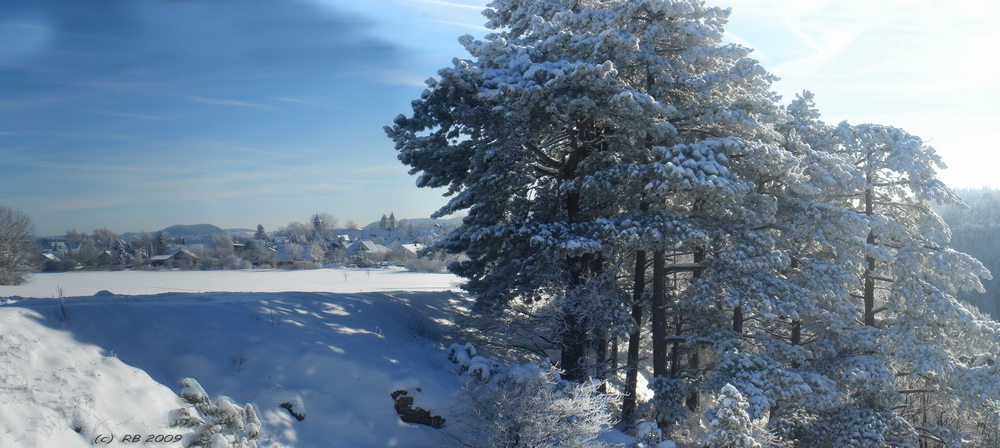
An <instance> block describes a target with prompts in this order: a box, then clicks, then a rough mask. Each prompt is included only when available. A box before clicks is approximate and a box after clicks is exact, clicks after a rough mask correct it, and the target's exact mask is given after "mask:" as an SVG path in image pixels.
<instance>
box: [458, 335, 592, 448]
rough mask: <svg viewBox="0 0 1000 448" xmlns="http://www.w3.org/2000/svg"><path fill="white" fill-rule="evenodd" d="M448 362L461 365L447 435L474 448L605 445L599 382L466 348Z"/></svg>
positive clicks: (460, 348) (572, 447) (470, 347)
mask: <svg viewBox="0 0 1000 448" xmlns="http://www.w3.org/2000/svg"><path fill="white" fill-rule="evenodd" d="M449 359H452V361H453V362H456V363H457V364H459V365H464V366H465V367H463V368H461V369H460V371H464V372H465V379H466V382H465V387H464V388H463V390H462V391H461V393H460V396H459V399H458V403H457V408H456V409H455V412H454V415H455V416H456V417H453V419H454V420H453V421H454V422H455V423H454V424H453V425H449V427H450V428H451V431H452V432H453V433H455V434H456V436H457V437H459V438H460V439H461V440H462V443H463V444H466V445H468V446H474V447H509V448H515V447H539V448H542V447H551V448H556V447H564V448H584V447H601V446H605V444H603V443H602V442H600V441H598V440H596V438H597V436H598V435H599V434H600V433H601V432H604V431H606V430H608V428H610V426H611V423H612V421H611V414H610V413H609V412H608V399H607V396H606V395H604V394H601V393H600V392H599V391H598V386H599V385H600V384H599V382H597V381H592V382H585V383H582V384H574V383H569V382H566V381H563V380H562V378H561V376H560V373H559V369H557V368H556V367H554V366H552V365H551V364H549V363H548V361H547V360H546V362H543V363H541V364H536V363H533V362H529V363H527V364H523V365H518V366H513V367H506V366H502V365H500V364H498V363H496V362H495V361H493V360H490V359H489V358H486V357H483V356H480V355H477V354H476V351H475V347H472V346H471V345H470V344H466V345H459V344H454V345H452V347H451V348H450V349H449Z"/></svg>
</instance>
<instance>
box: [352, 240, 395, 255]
mask: <svg viewBox="0 0 1000 448" xmlns="http://www.w3.org/2000/svg"><path fill="white" fill-rule="evenodd" d="M358 252H368V253H370V254H380V253H386V252H391V250H390V249H389V248H388V247H385V246H383V245H381V244H375V243H373V242H372V241H371V240H361V241H358V242H356V243H354V244H352V245H350V247H348V248H347V253H349V254H353V253H358Z"/></svg>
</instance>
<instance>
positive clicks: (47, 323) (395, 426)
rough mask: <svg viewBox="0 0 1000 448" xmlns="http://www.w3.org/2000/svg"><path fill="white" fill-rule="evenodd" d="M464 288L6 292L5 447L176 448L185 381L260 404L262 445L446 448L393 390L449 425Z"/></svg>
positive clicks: (372, 277) (268, 279)
mask: <svg viewBox="0 0 1000 448" xmlns="http://www.w3.org/2000/svg"><path fill="white" fill-rule="evenodd" d="M457 281H458V280H457V278H456V277H454V276H452V275H448V274H415V273H408V272H404V271H400V270H370V271H365V270H360V269H357V270H355V269H348V270H337V269H322V270H314V271H214V272H200V271H149V272H135V271H127V272H69V273H59V274H38V275H35V276H34V277H33V279H32V281H31V282H30V283H28V284H26V285H22V286H16V287H11V286H0V389H2V390H0V446H2V447H67V448H69V447H92V446H103V445H106V444H109V445H110V446H162V447H179V446H182V442H174V441H173V440H174V439H175V437H174V436H175V435H179V436H184V435H187V434H190V433H191V432H192V431H193V430H192V429H189V428H180V427H172V426H171V425H170V423H171V421H172V420H176V419H177V416H178V415H179V414H178V413H177V410H178V409H180V408H182V407H184V406H185V404H184V403H183V402H182V400H181V399H180V398H179V397H178V393H179V392H180V391H181V387H182V386H181V381H182V380H183V379H184V378H194V379H196V380H197V381H198V382H200V384H201V385H202V386H203V387H204V389H205V391H206V392H207V393H208V395H209V396H211V398H212V399H213V400H215V399H217V398H218V397H221V396H226V397H229V398H230V399H231V400H232V401H233V402H234V403H236V404H237V405H240V406H242V405H244V404H245V403H252V404H253V405H254V407H255V408H256V411H257V414H258V416H259V418H260V420H261V421H262V425H261V426H262V427H263V431H262V433H261V436H260V437H259V438H258V439H257V442H258V444H259V445H260V446H294V447H424V446H442V445H449V444H451V443H453V439H451V438H450V437H449V436H448V435H447V434H446V433H445V432H443V431H442V430H437V429H432V428H430V427H427V426H422V425H415V424H408V423H403V422H401V421H400V419H399V416H398V415H397V413H396V411H395V410H394V408H393V404H394V401H393V398H392V397H391V394H392V392H393V391H396V390H400V389H406V390H409V391H410V392H409V396H414V397H415V402H414V405H415V406H418V407H422V408H426V409H431V410H433V412H434V413H439V414H441V415H444V416H445V417H447V412H448V411H447V407H448V403H449V402H448V400H449V397H450V396H451V394H452V393H453V392H454V391H455V390H456V388H457V387H458V386H459V384H460V383H459V379H458V378H457V376H456V374H455V373H454V372H453V371H452V368H451V364H450V363H449V361H448V360H447V359H446V356H445V353H444V350H443V347H446V346H447V345H448V344H450V342H451V339H450V336H451V334H452V328H451V320H452V319H451V317H452V315H453V313H454V312H455V311H456V310H458V309H460V308H461V307H463V306H465V304H466V302H465V300H464V299H463V297H462V296H461V295H459V294H458V293H457V292H456V291H457V289H456V284H457ZM60 296H62V297H63V298H62V299H61V298H60ZM293 414H297V415H298V416H299V417H304V418H303V419H302V420H298V419H297V418H295V416H294V415H293ZM135 436H138V438H139V439H140V440H141V442H139V443H135V442H133V441H132V440H134V439H135V438H136V437H135ZM157 436H160V437H158V438H157ZM111 437H113V439H111ZM187 437H189V438H190V437H192V436H187ZM189 438H188V439H185V441H187V440H190V439H189ZM147 439H150V440H151V441H150V442H148V443H147V442H146V440H147ZM157 440H158V441H157ZM166 441H170V442H166Z"/></svg>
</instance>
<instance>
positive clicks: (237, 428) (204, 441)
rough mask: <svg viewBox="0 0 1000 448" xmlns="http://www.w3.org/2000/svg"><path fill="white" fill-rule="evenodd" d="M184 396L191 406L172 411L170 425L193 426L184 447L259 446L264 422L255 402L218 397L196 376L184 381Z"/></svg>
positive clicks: (182, 395)
mask: <svg viewBox="0 0 1000 448" xmlns="http://www.w3.org/2000/svg"><path fill="white" fill-rule="evenodd" d="M181 385H183V386H184V387H183V388H182V389H181V393H180V396H181V399H183V400H184V401H185V402H186V403H188V404H189V405H190V406H188V407H184V408H180V409H177V410H174V411H173V412H172V413H171V419H170V420H171V426H175V427H186V428H192V429H194V431H195V434H194V436H193V437H189V438H188V440H186V441H185V445H184V446H185V447H211V448H257V441H256V439H257V437H258V436H259V435H260V428H261V423H260V419H259V418H257V411H256V409H254V406H253V405H252V404H249V403H248V404H246V405H245V406H237V405H236V404H235V403H233V402H232V400H230V399H229V398H228V397H219V398H218V399H216V400H215V401H212V399H211V398H210V397H209V396H208V394H207V393H206V392H205V389H204V388H202V387H201V384H199V383H198V381H197V380H195V379H194V378H184V380H183V381H181Z"/></svg>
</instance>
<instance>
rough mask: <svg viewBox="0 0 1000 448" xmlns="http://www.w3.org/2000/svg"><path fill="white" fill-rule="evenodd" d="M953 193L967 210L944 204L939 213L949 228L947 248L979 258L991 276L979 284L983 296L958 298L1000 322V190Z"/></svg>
mask: <svg viewBox="0 0 1000 448" xmlns="http://www.w3.org/2000/svg"><path fill="white" fill-rule="evenodd" d="M957 193H958V194H959V195H960V196H962V198H963V199H964V200H965V204H966V205H967V207H962V206H960V205H948V206H943V207H941V208H940V210H939V211H940V213H941V217H942V218H944V220H945V222H947V223H948V226H949V227H951V232H952V241H951V246H952V248H953V249H955V250H958V251H961V252H965V253H967V254H969V255H972V256H974V257H976V258H977V259H979V261H981V262H982V263H983V265H984V266H986V268H987V269H989V270H990V272H992V273H993V277H994V279H993V280H984V281H983V285H984V286H985V287H986V294H979V293H975V292H967V293H959V294H958V298H959V299H961V300H964V301H967V302H969V303H971V304H973V305H976V306H977V307H979V309H980V310H982V311H983V312H986V313H989V314H990V315H992V316H993V318H994V319H1000V280H997V278H1000V191H997V190H992V189H986V188H983V189H967V190H958V191H957Z"/></svg>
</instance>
